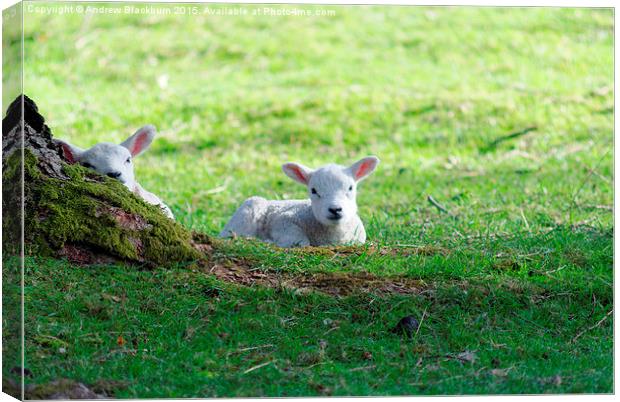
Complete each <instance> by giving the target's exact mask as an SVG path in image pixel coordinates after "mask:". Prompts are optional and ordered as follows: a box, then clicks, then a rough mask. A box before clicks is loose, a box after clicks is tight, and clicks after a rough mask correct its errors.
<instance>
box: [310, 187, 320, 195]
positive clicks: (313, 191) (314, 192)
mask: <svg viewBox="0 0 620 402" xmlns="http://www.w3.org/2000/svg"><path fill="white" fill-rule="evenodd" d="M312 194H314V195H316V196H319V197H320V195H319V193H317V192H316V188H314V187H313V188H312Z"/></svg>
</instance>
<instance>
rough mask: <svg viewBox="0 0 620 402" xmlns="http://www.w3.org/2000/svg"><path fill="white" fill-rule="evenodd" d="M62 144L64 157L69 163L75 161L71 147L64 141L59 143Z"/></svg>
mask: <svg viewBox="0 0 620 402" xmlns="http://www.w3.org/2000/svg"><path fill="white" fill-rule="evenodd" d="M60 145H61V146H62V152H63V153H64V154H65V159H66V160H67V161H68V162H69V163H75V162H77V161H76V160H75V157H74V155H73V152H72V151H71V147H70V146H69V145H67V144H65V143H61V144H60Z"/></svg>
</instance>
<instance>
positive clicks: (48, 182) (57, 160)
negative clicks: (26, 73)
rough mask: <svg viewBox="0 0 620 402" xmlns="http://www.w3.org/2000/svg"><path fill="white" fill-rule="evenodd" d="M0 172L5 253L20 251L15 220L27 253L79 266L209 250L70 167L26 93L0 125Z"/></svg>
mask: <svg viewBox="0 0 620 402" xmlns="http://www.w3.org/2000/svg"><path fill="white" fill-rule="evenodd" d="M22 105H23V120H22ZM22 134H23V136H22ZM22 151H23V152H22ZM2 167H3V175H2V185H3V217H2V218H3V220H2V229H3V232H4V236H3V239H2V242H3V247H4V249H5V250H6V251H5V252H8V255H10V254H18V253H19V247H20V243H21V225H22V223H23V227H24V233H23V236H24V252H25V254H26V255H43V256H51V257H57V258H58V257H65V258H67V259H68V260H70V261H71V262H74V263H80V264H92V263H108V262H126V263H130V264H143V265H151V266H157V265H166V264H170V263H177V262H183V261H192V260H197V259H201V258H206V257H207V255H208V251H209V250H210V249H211V247H210V242H209V239H208V238H207V236H205V235H200V234H195V233H191V232H190V231H188V230H187V229H185V228H184V227H183V226H181V225H180V224H179V223H177V222H175V221H173V220H171V219H169V218H167V217H166V216H165V215H164V214H163V213H162V212H161V210H160V209H159V208H158V207H156V206H153V205H149V204H147V203H145V202H144V201H143V200H142V199H140V198H139V197H137V196H136V195H134V194H133V193H131V192H130V191H129V190H127V188H126V187H125V186H124V185H122V184H121V183H120V182H118V181H117V180H114V179H111V178H108V177H106V176H102V175H100V174H98V173H96V172H95V171H93V170H90V169H87V168H84V167H82V166H80V165H78V164H69V163H68V161H66V160H65V159H64V156H63V153H62V150H61V149H60V146H59V145H57V144H56V143H55V142H54V141H53V140H52V133H51V131H50V129H49V127H48V126H47V125H46V124H45V119H44V118H43V117H42V116H41V115H40V114H39V112H38V109H37V106H36V104H35V103H34V102H33V101H32V100H31V99H29V98H28V97H27V96H19V97H18V98H17V99H15V101H13V103H12V104H11V105H10V106H9V108H8V110H7V114H6V117H5V118H4V119H3V121H2ZM22 175H23V176H22ZM22 177H23V181H22ZM22 184H23V196H22ZM22 206H23V219H22V212H21V208H22Z"/></svg>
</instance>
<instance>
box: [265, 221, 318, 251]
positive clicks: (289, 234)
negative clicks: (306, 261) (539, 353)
mask: <svg viewBox="0 0 620 402" xmlns="http://www.w3.org/2000/svg"><path fill="white" fill-rule="evenodd" d="M271 238H272V239H273V242H274V243H275V244H276V245H277V246H278V247H284V248H289V247H305V246H309V245H310V240H309V239H308V236H306V234H305V233H304V231H303V230H302V229H301V228H300V227H299V226H297V225H295V224H294V223H290V222H284V221H283V222H278V223H277V224H274V225H273V227H272V228H271Z"/></svg>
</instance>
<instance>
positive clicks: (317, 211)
mask: <svg viewBox="0 0 620 402" xmlns="http://www.w3.org/2000/svg"><path fill="white" fill-rule="evenodd" d="M356 192H357V183H356V182H355V180H354V179H353V177H352V176H351V175H350V174H348V172H347V171H346V168H344V167H342V166H338V165H328V166H325V167H322V168H320V169H318V170H316V171H314V172H313V173H312V175H311V176H310V180H309V182H308V193H309V196H310V200H311V201H312V212H313V213H314V217H315V218H316V219H317V220H318V221H319V222H321V223H322V224H323V225H328V226H336V225H339V224H343V223H345V222H347V221H348V220H350V219H351V218H353V217H355V216H356V215H357V203H356V200H355V196H356Z"/></svg>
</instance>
